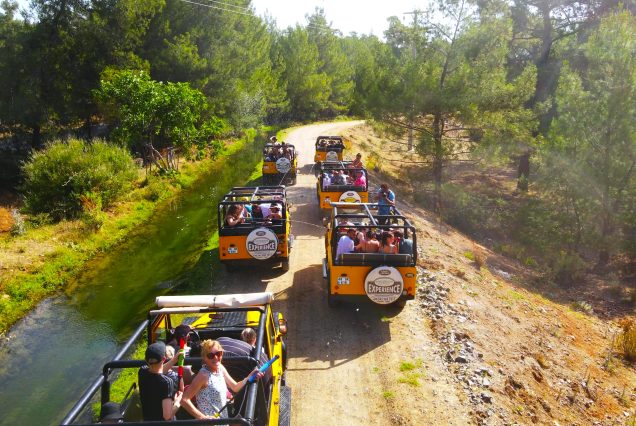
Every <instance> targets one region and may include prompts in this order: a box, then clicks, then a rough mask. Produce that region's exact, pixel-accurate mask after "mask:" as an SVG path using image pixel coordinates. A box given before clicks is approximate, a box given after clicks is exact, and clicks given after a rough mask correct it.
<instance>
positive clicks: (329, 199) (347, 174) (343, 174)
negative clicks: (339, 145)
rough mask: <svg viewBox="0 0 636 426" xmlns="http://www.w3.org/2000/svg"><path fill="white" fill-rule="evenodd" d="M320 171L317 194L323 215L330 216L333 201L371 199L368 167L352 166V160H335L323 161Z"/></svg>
mask: <svg viewBox="0 0 636 426" xmlns="http://www.w3.org/2000/svg"><path fill="white" fill-rule="evenodd" d="M319 171H320V173H319V174H318V180H317V182H316V196H317V198H318V205H319V206H320V211H321V212H322V214H323V217H326V216H329V214H330V213H331V209H332V207H331V203H337V202H340V203H366V202H368V201H369V184H368V181H367V178H368V176H369V175H368V174H367V171H366V169H364V168H354V167H351V161H335V162H324V163H321V164H320V167H319ZM360 177H361V179H360ZM358 179H359V180H358Z"/></svg>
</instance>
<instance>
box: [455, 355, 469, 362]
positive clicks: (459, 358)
mask: <svg viewBox="0 0 636 426" xmlns="http://www.w3.org/2000/svg"><path fill="white" fill-rule="evenodd" d="M455 362H458V363H461V364H466V363H468V359H467V358H466V357H464V356H462V355H458V356H456V357H455Z"/></svg>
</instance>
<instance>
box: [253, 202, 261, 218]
mask: <svg viewBox="0 0 636 426" xmlns="http://www.w3.org/2000/svg"><path fill="white" fill-rule="evenodd" d="M252 217H263V209H261V205H260V204H252Z"/></svg>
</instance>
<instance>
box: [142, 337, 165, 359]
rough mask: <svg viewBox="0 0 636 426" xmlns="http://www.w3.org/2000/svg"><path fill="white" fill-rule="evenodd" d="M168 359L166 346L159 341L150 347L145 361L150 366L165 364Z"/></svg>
mask: <svg viewBox="0 0 636 426" xmlns="http://www.w3.org/2000/svg"><path fill="white" fill-rule="evenodd" d="M165 359H166V344H165V343H163V342H161V341H158V342H155V343H152V344H150V345H148V348H146V356H145V360H146V363H147V364H148V365H157V364H159V363H163V362H164V360H165Z"/></svg>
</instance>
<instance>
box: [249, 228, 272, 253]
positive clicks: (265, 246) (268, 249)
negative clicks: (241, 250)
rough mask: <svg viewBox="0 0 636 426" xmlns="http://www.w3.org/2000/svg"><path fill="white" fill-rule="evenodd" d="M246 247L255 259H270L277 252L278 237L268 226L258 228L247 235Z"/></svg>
mask: <svg viewBox="0 0 636 426" xmlns="http://www.w3.org/2000/svg"><path fill="white" fill-rule="evenodd" d="M245 247H246V248H247V252H248V253H249V254H250V256H252V257H253V258H254V259H258V260H265V259H269V258H270V257H272V256H273V255H274V253H276V249H277V248H278V238H277V237H276V234H274V233H273V232H272V231H271V230H269V229H267V228H257V229H255V230H253V231H252V232H250V233H249V235H248V236H247V241H246V242H245Z"/></svg>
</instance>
